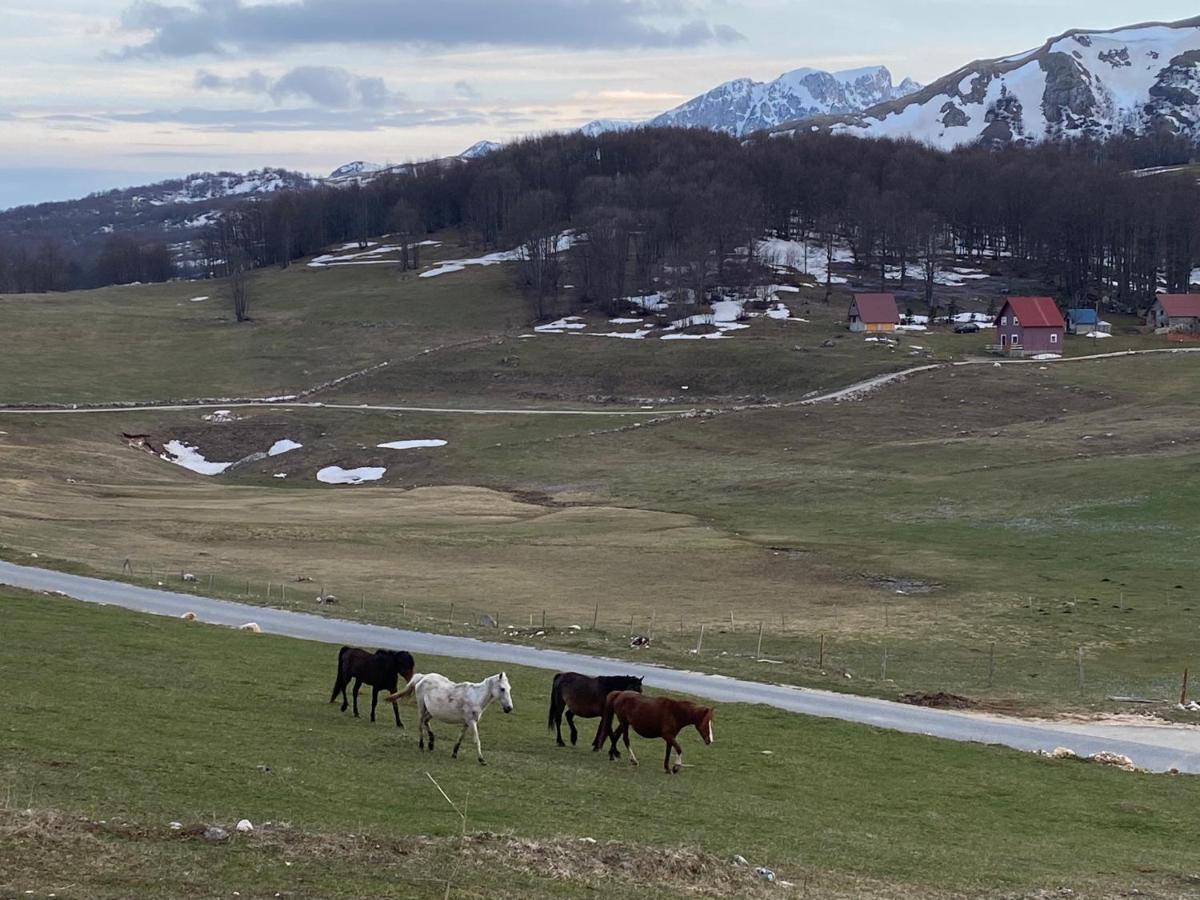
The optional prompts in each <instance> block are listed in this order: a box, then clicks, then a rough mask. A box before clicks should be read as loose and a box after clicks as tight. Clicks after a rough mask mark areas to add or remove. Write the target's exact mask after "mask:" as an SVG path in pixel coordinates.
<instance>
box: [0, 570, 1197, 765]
mask: <svg viewBox="0 0 1200 900" xmlns="http://www.w3.org/2000/svg"><path fill="white" fill-rule="evenodd" d="M0 583H3V584H9V585H13V586H15V587H22V588H28V589H30V590H35V591H57V592H60V593H62V594H65V595H67V596H70V597H74V598H76V599H79V600H85V601H88V602H91V603H101V604H110V605H113V606H120V607H124V608H126V609H132V610H137V611H139V612H147V613H154V614H156V615H163V616H180V615H182V614H183V613H184V612H186V611H189V610H190V611H192V612H194V613H195V614H196V617H197V618H198V619H199V620H200V621H203V622H209V623H212V624H216V625H233V626H237V625H241V624H243V623H245V622H257V623H258V624H259V626H260V627H261V628H262V629H263V631H265V632H269V633H271V634H281V635H287V636H289V637H296V638H303V639H306V640H314V641H325V642H328V643H333V644H358V645H365V646H391V647H397V648H404V649H407V650H410V651H412V652H413V653H417V654H434V655H443V656H458V657H466V658H468V659H479V660H490V661H493V662H496V663H501V664H512V665H522V666H533V667H536V668H542V669H554V670H562V669H578V670H583V671H587V672H594V673H597V674H605V673H609V674H616V673H623V672H632V673H634V674H638V675H644V676H645V678H646V683H647V684H648V685H651V686H653V687H655V688H659V689H661V690H667V691H676V692H680V693H687V694H693V695H695V696H699V697H707V698H709V699H712V700H717V701H720V702H725V703H763V704H766V705H768V706H774V707H777V708H779V709H785V710H789V711H791V712H797V713H804V714H806V715H811V716H824V717H828V718H835V719H843V720H845V721H848V722H859V723H862V724H865V725H874V726H876V727H879V728H890V729H895V730H897V731H906V732H911V733H915V734H927V735H932V736H935V737H941V738H947V739H949V740H955V741H978V742H983V743H991V744H1003V745H1004V746H1007V747H1014V748H1016V749H1019V750H1052V749H1054V748H1055V747H1058V746H1066V747H1070V748H1071V749H1073V750H1075V751H1076V752H1077V753H1082V754H1091V753H1095V752H1097V751H1099V750H1111V751H1115V752H1117V753H1124V754H1125V755H1126V756H1128V757H1130V758H1131V759H1132V760H1133V761H1134V762H1135V763H1137V764H1138V765H1139V766H1142V767H1144V768H1146V769H1151V770H1154V771H1166V770H1167V769H1169V768H1172V767H1174V768H1177V769H1179V770H1180V771H1184V772H1192V773H1196V774H1200V729H1197V728H1191V727H1185V726H1180V727H1168V726H1125V725H1091V724H1084V723H1056V722H1041V721H1030V720H1023V719H1014V718H1006V717H1002V716H991V715H976V714H971V713H963V712H955V711H949V710H936V709H923V708H921V707H914V706H906V705H904V704H901V703H892V702H890V701H887V700H877V699H874V698H870V697H855V696H851V695H848V694H838V693H833V692H831V691H818V690H810V689H806V688H796V687H789V686H785V685H777V684H763V683H759V682H753V681H740V680H737V679H733V678H725V677H723V676H719V675H705V674H702V673H699V672H688V671H680V670H675V669H666V668H660V667H657V666H649V665H645V664H638V663H630V662H625V661H622V660H615V659H606V658H603V657H593V656H586V655H583V654H577V653H568V652H565V651H561V650H540V649H537V648H534V647H525V646H520V645H517V644H499V643H490V642H487V641H480V640H475V639H474V638H462V637H453V636H449V635H437V634H424V633H422V632H416V631H404V630H401V629H398V628H386V627H384V626H380V625H365V624H360V623H357V622H347V621H345V620H342V619H331V618H324V617H322V616H314V615H309V614H307V613H298V612H291V611H287V610H279V609H271V608H268V607H261V606H249V605H246V604H242V603H233V602H230V601H226V600H213V599H209V598H206V597H199V596H196V595H194V594H179V593H174V592H172V591H164V590H153V589H149V588H141V587H134V586H132V585H127V584H122V583H120V582H114V581H104V580H101V579H97V578H85V577H82V576H79V575H67V574H63V573H60V572H52V571H49V570H46V569H37V568H30V567H28V566H18V565H14V564H12V563H6V562H0Z"/></svg>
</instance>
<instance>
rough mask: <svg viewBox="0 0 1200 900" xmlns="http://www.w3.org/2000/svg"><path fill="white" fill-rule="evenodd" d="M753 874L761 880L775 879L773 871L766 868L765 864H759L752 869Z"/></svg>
mask: <svg viewBox="0 0 1200 900" xmlns="http://www.w3.org/2000/svg"><path fill="white" fill-rule="evenodd" d="M754 874H755V875H757V876H758V877H759V878H761V879H762V880H763V881H774V880H775V873H774V872H772V871H771V870H770V869H768V868H767V867H766V866H759V867H758V868H757V869H755V870H754Z"/></svg>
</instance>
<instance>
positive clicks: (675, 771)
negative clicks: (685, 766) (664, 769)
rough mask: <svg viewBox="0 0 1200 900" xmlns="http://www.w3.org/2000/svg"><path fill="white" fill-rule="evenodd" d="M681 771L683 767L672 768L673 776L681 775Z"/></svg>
mask: <svg viewBox="0 0 1200 900" xmlns="http://www.w3.org/2000/svg"><path fill="white" fill-rule="evenodd" d="M680 771H682V767H681V766H671V774H672V775H678V774H679V773H680Z"/></svg>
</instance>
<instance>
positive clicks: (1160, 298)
mask: <svg viewBox="0 0 1200 900" xmlns="http://www.w3.org/2000/svg"><path fill="white" fill-rule="evenodd" d="M1146 324H1147V325H1149V326H1150V327H1152V328H1165V329H1167V330H1169V331H1193V332H1194V331H1198V330H1200V294H1158V295H1157V296H1156V297H1155V298H1154V302H1153V303H1152V304H1150V309H1149V310H1148V311H1147V312H1146Z"/></svg>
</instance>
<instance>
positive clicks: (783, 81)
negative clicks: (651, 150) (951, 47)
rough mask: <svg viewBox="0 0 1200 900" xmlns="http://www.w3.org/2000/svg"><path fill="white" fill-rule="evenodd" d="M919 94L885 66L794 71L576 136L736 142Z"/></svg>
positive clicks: (733, 84)
mask: <svg viewBox="0 0 1200 900" xmlns="http://www.w3.org/2000/svg"><path fill="white" fill-rule="evenodd" d="M920 89H921V85H919V84H917V83H916V82H914V81H913V80H912V79H911V78H905V79H904V80H903V81H902V82H901V83H900V84H899V85H894V84H892V73H891V72H890V71H888V69H887V67H885V66H868V67H866V68H861V69H848V70H846V71H843V72H825V71H822V70H820V69H808V68H803V69H794V70H793V71H791V72H784V73H783V74H782V75H780V76H779V77H778V78H776V79H775V80H774V81H766V82H763V81H754V80H752V79H750V78H737V79H734V80H733V81H726V82H725V83H724V84H719V85H717V86H716V87H715V88H713V89H712V90H710V91H707V92H705V93H703V94H701V95H699V96H698V97H693V98H692V99H691V100H688V101H687V102H686V103H682V104H680V105H679V106H676V107H675V108H674V109H669V110H667V111H666V112H664V113H660V114H659V115H657V116H654V117H653V118H651V119H648V120H646V121H644V122H637V121H634V120H631V119H597V120H595V121H593V122H589V123H587V124H586V125H584V126H583V127H582V128H581V129H580V131H582V132H584V133H585V134H589V135H595V134H600V133H603V132H605V131H620V130H623V129H626V128H634V127H637V126H638V125H649V126H652V127H654V126H662V127H670V126H676V127H683V128H711V129H712V130H714V131H723V132H725V133H726V134H732V135H736V136H738V137H740V136H741V135H744V134H749V133H750V132H752V131H761V130H763V129H765V128H773V127H775V126H777V125H779V124H781V123H783V122H791V121H794V120H796V119H806V118H810V117H812V116H824V115H831V114H844V113H856V112H861V111H863V110H865V109H867V108H868V107H872V106H876V105H878V104H880V103H883V102H885V101H889V100H894V99H897V98H900V97H904V96H906V95H907V94H910V93H912V92H913V91H917V90H920Z"/></svg>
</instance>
